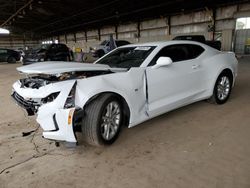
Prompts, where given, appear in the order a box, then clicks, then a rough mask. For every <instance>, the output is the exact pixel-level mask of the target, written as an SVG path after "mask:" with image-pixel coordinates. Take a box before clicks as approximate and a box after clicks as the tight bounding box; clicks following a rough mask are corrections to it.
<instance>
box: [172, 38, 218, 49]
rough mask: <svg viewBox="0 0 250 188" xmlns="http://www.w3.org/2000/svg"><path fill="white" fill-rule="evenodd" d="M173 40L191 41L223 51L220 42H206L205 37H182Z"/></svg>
mask: <svg viewBox="0 0 250 188" xmlns="http://www.w3.org/2000/svg"><path fill="white" fill-rule="evenodd" d="M173 40H191V41H196V42H201V43H203V44H206V45H208V46H211V47H213V48H215V49H217V50H221V42H220V41H212V40H206V39H205V37H204V36H203V35H182V36H177V37H175V38H174V39H173Z"/></svg>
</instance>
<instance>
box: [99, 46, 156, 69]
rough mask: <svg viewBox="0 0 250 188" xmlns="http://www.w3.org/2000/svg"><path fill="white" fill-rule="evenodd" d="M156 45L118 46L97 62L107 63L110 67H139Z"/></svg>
mask: <svg viewBox="0 0 250 188" xmlns="http://www.w3.org/2000/svg"><path fill="white" fill-rule="evenodd" d="M154 49H155V46H134V47H125V48H118V49H116V50H115V51H113V52H112V53H110V54H109V55H107V56H105V57H103V58H102V59H100V60H98V61H97V62H96V64H105V65H109V66H110V67H118V68H131V67H139V66H140V65H141V64H142V63H143V61H144V60H145V59H146V58H147V57H148V56H149V54H150V53H151V52H152V51H153V50H154Z"/></svg>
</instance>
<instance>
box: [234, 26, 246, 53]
mask: <svg viewBox="0 0 250 188" xmlns="http://www.w3.org/2000/svg"><path fill="white" fill-rule="evenodd" d="M248 38H250V29H244V30H243V29H242V30H237V31H236V34H235V45H234V47H235V52H236V53H238V54H244V53H245V44H246V41H247V39H248ZM247 53H248V52H247Z"/></svg>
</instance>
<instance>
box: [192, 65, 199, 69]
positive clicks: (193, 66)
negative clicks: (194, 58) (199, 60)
mask: <svg viewBox="0 0 250 188" xmlns="http://www.w3.org/2000/svg"><path fill="white" fill-rule="evenodd" d="M199 67H200V65H192V69H197V68H199Z"/></svg>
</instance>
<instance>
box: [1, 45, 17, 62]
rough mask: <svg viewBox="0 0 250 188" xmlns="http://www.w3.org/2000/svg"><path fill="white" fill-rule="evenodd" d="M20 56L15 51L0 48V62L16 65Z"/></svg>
mask: <svg viewBox="0 0 250 188" xmlns="http://www.w3.org/2000/svg"><path fill="white" fill-rule="evenodd" d="M20 58H21V54H20V53H19V52H17V51H15V50H11V49H4V48H0V62H8V63H16V62H17V61H20Z"/></svg>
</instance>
